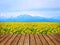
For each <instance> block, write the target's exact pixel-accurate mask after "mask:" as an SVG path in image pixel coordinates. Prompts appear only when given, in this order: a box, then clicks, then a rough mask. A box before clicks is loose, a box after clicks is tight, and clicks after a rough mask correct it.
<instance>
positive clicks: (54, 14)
mask: <svg viewBox="0 0 60 45" xmlns="http://www.w3.org/2000/svg"><path fill="white" fill-rule="evenodd" d="M24 14H27V15H31V16H40V17H45V18H51V17H59V16H60V11H21V12H5V13H1V15H0V18H11V17H13V18H16V17H17V16H20V15H24Z"/></svg>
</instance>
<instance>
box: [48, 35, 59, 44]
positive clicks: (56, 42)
mask: <svg viewBox="0 0 60 45" xmlns="http://www.w3.org/2000/svg"><path fill="white" fill-rule="evenodd" d="M47 35H48V36H49V37H50V38H51V40H52V41H53V42H54V43H55V45H60V43H59V42H58V41H56V40H55V39H54V38H53V37H52V36H51V35H50V34H47Z"/></svg>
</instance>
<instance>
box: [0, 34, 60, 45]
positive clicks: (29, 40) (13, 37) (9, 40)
mask: <svg viewBox="0 0 60 45" xmlns="http://www.w3.org/2000/svg"><path fill="white" fill-rule="evenodd" d="M0 45H60V34H0Z"/></svg>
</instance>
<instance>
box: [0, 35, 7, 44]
mask: <svg viewBox="0 0 60 45" xmlns="http://www.w3.org/2000/svg"><path fill="white" fill-rule="evenodd" d="M7 36H8V34H6V35H4V36H3V37H2V38H0V43H1V42H2V41H3V40H4V39H5V38H6V37H7Z"/></svg>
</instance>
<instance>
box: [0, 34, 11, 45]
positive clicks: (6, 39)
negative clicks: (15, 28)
mask: <svg viewBox="0 0 60 45" xmlns="http://www.w3.org/2000/svg"><path fill="white" fill-rule="evenodd" d="M11 36H12V35H9V36H8V37H6V38H5V40H3V41H2V42H1V43H0V44H1V45H4V44H5V42H6V41H8V40H9V38H10V37H11Z"/></svg>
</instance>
